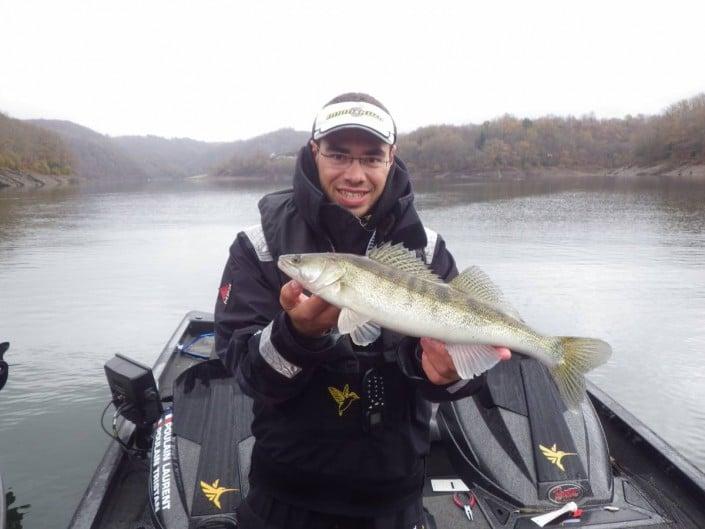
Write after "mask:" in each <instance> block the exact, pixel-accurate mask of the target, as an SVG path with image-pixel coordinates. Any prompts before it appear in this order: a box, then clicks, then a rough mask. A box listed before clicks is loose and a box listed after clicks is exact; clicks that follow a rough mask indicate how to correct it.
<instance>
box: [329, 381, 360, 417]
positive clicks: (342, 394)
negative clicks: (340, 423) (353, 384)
mask: <svg viewBox="0 0 705 529" xmlns="http://www.w3.org/2000/svg"><path fill="white" fill-rule="evenodd" d="M328 391H329V392H330V395H331V397H333V400H334V401H335V402H336V404H338V416H340V417H342V416H343V413H344V412H345V410H347V409H348V408H349V407H350V405H351V404H352V403H353V402H354V401H356V400H358V399H359V398H360V396H359V395H358V394H357V393H355V392H354V391H350V386H349V385H348V384H345V387H344V388H343V391H340V390H339V389H338V388H334V387H330V386H329V387H328Z"/></svg>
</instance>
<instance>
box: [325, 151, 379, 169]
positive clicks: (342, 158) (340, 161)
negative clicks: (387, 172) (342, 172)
mask: <svg viewBox="0 0 705 529" xmlns="http://www.w3.org/2000/svg"><path fill="white" fill-rule="evenodd" d="M318 153H319V154H320V155H321V156H323V157H324V158H325V159H326V160H328V163H330V164H331V165H332V166H333V167H337V168H340V169H344V168H348V167H350V166H351V165H352V163H353V160H358V161H359V162H360V165H361V166H363V167H366V168H368V169H381V168H382V167H386V166H387V165H389V160H387V159H385V158H380V157H379V156H350V155H349V154H345V153H342V152H323V151H318Z"/></svg>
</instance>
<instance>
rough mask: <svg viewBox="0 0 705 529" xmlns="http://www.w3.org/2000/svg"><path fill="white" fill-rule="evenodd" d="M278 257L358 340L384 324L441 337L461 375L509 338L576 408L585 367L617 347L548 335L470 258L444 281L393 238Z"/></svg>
mask: <svg viewBox="0 0 705 529" xmlns="http://www.w3.org/2000/svg"><path fill="white" fill-rule="evenodd" d="M277 265H278V266H279V268H280V269H281V270H282V271H283V272H284V273H286V274H287V275H289V276H290V277H291V278H293V279H295V280H296V281H298V282H299V283H301V284H302V285H303V286H304V287H305V288H306V289H308V290H309V291H310V292H312V293H313V294H316V295H318V296H320V297H321V298H323V299H324V300H326V301H327V302H328V303H331V304H332V305H335V306H337V307H339V308H340V309H341V311H340V316H339V318H338V331H339V332H340V333H341V334H350V336H351V338H352V340H353V341H354V342H355V343H357V344H358V345H367V344H369V343H371V342H373V341H374V340H375V339H376V338H377V337H378V336H379V333H380V327H384V328H387V329H390V330H393V331H396V332H398V333H401V334H404V335H407V336H416V337H424V336H426V337H429V338H435V339H437V340H442V341H444V342H445V343H446V344H447V349H448V352H449V353H450V355H451V357H452V359H453V363H454V364H455V368H456V370H457V371H458V374H459V375H460V376H461V377H462V378H473V377H474V376H477V375H479V374H480V373H482V372H484V371H486V370H488V369H489V368H491V367H492V366H494V365H495V364H496V363H497V362H498V361H499V358H498V355H497V352H496V350H495V349H494V347H492V346H505V347H508V348H509V349H511V350H513V351H517V352H520V353H524V354H526V355H528V356H531V357H533V358H536V359H537V360H539V361H541V362H542V363H543V364H544V365H546V366H547V367H548V368H549V369H550V371H551V374H552V375H553V379H554V380H555V382H556V385H557V387H558V390H559V392H560V394H561V395H562V397H563V399H564V400H565V402H566V403H567V404H568V406H569V407H571V408H575V407H577V406H578V405H579V404H580V402H581V401H582V400H583V398H584V395H585V378H584V374H585V373H586V372H587V371H589V370H590V369H592V368H594V367H597V366H599V365H601V364H603V363H604V362H606V361H607V359H608V358H609V357H610V355H611V354H612V349H611V348H610V346H609V344H607V343H606V342H603V341H602V340H596V339H592V338H575V337H567V336H557V337H556V336H542V335H541V334H539V333H537V332H536V331H534V330H533V329H531V328H530V327H529V326H528V325H526V324H525V323H524V322H523V320H522V319H521V317H520V316H519V314H518V313H517V311H516V310H515V309H514V308H513V307H512V306H511V305H510V304H509V303H508V302H507V301H506V299H505V298H504V295H503V294H502V292H501V291H500V289H499V288H498V287H497V286H496V285H495V284H494V283H493V282H492V281H491V280H490V279H489V278H488V277H487V275H486V274H485V273H484V272H483V271H482V270H481V269H480V268H478V267H476V266H472V267H470V268H468V269H467V270H465V271H464V272H463V273H461V274H460V275H459V276H457V277H456V278H455V279H453V280H452V281H451V282H450V283H445V282H444V281H443V280H442V279H440V278H439V277H438V276H437V275H435V274H434V273H433V272H431V270H429V269H428V267H427V266H426V264H425V263H424V262H423V261H421V260H420V259H418V258H417V256H416V254H415V253H413V252H411V251H409V250H407V249H406V248H405V247H404V246H403V245H402V244H397V245H394V246H392V245H391V244H390V243H387V244H385V245H383V246H381V247H378V248H373V249H372V250H371V251H370V252H369V253H368V255H367V256H360V255H352V254H340V253H309V254H291V255H282V256H281V257H279V261H278V263H277Z"/></svg>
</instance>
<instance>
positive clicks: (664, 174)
mask: <svg viewBox="0 0 705 529" xmlns="http://www.w3.org/2000/svg"><path fill="white" fill-rule="evenodd" d="M590 178H600V179H609V180H613V181H616V182H631V183H635V182H645V183H655V184H658V183H669V182H671V183H678V182H680V183H694V184H697V183H703V184H705V164H699V165H683V166H680V167H675V168H674V167H672V166H666V165H654V166H649V167H639V166H631V167H619V168H616V169H597V168H561V167H546V168H540V169H537V168H531V169H515V168H506V169H495V170H489V171H488V170H485V171H473V172H468V173H462V172H445V173H435V174H434V173H423V172H419V173H414V174H413V177H412V179H413V180H415V181H417V182H418V181H427V182H432V181H437V180H465V181H470V182H521V181H531V180H536V181H538V180H565V181H575V180H582V179H590ZM290 179H291V176H290V175H274V176H272V175H266V176H265V175H252V176H240V175H238V176H225V175H218V176H216V175H207V174H199V175H194V176H191V177H187V178H184V179H183V181H185V182H197V181H210V182H219V183H236V182H241V183H245V182H247V183H254V182H261V183H265V182H287V181H289V180H290ZM89 182H90V180H88V179H86V178H83V177H80V176H76V175H40V174H36V173H27V172H24V171H15V170H12V169H0V191H2V190H3V189H20V190H22V189H24V190H36V189H55V188H58V187H68V186H74V185H81V184H85V183H89Z"/></svg>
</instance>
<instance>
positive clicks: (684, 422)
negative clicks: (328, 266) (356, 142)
mask: <svg viewBox="0 0 705 529" xmlns="http://www.w3.org/2000/svg"><path fill="white" fill-rule="evenodd" d="M273 189H274V187H272V186H267V185H260V186H256V187H253V186H252V185H251V184H250V185H249V186H248V187H245V186H244V184H234V185H228V186H225V185H216V184H209V183H206V182H193V183H190V184H184V185H180V186H160V187H157V186H154V187H143V188H132V189H112V190H105V189H103V190H100V189H83V190H60V191H53V192H35V193H16V192H7V191H4V192H2V193H0V341H5V340H9V341H10V342H11V344H12V345H11V348H10V351H9V352H8V353H7V355H6V359H7V360H9V362H10V363H16V364H18V365H13V366H12V367H11V368H10V369H11V371H10V380H9V382H8V384H7V386H6V387H5V389H4V390H3V391H2V392H0V471H2V474H3V476H4V478H5V483H6V487H10V488H11V489H12V491H13V493H14V495H15V497H16V502H15V505H14V506H20V505H25V504H29V505H31V506H30V507H29V508H25V510H24V513H25V516H24V520H23V521H22V526H23V527H24V528H25V529H40V528H41V529H44V528H47V527H65V526H66V525H67V523H68V521H69V519H70V517H71V514H72V512H73V510H74V508H75V506H76V505H77V503H78V501H79V499H80V497H81V495H82V494H83V491H84V489H85V487H86V485H87V484H88V481H89V479H90V477H91V475H92V473H93V471H94V469H95V467H96V465H97V463H98V461H99V460H100V457H101V456H102V454H103V451H104V450H105V447H106V444H107V438H106V437H105V435H104V434H103V433H102V432H101V430H100V428H99V427H98V416H99V414H100V411H101V410H102V408H103V406H104V405H105V404H106V403H107V401H108V398H109V396H108V391H107V388H106V384H105V379H104V374H103V367H102V366H103V363H104V362H105V361H106V360H107V359H108V358H110V357H111V356H112V355H114V354H115V353H124V354H128V355H130V356H132V357H134V358H136V359H137V360H139V361H142V362H146V363H148V364H151V363H152V362H153V360H154V358H155V356H156V354H157V353H158V352H159V351H160V350H161V347H162V346H163V345H164V343H165V342H166V340H167V339H168V337H169V336H170V334H171V332H172V331H173V330H174V328H175V326H176V324H177V323H178V322H179V321H180V319H181V318H182V316H183V315H184V313H185V312H187V311H188V310H192V309H197V310H205V311H210V310H212V307H213V303H214V300H215V298H216V294H217V289H218V286H219V280H220V275H221V272H222V267H223V265H224V263H225V260H226V258H227V251H228V246H229V245H230V243H231V242H232V240H233V238H234V236H235V234H236V232H237V231H238V230H239V229H241V228H242V227H245V226H248V225H251V224H254V223H256V222H257V221H258V213H257V206H256V203H257V200H258V198H259V197H260V196H261V195H262V194H263V193H264V192H266V191H268V190H273ZM417 206H418V208H419V210H420V211H421V214H422V217H423V218H424V220H425V221H426V223H427V224H428V226H429V227H432V228H434V229H436V230H437V231H439V232H441V233H442V234H443V236H444V238H445V239H446V241H447V242H448V246H449V248H450V249H451V251H452V252H453V253H454V255H455V257H456V260H457V261H458V263H459V265H460V267H464V266H467V265H469V264H478V265H480V266H481V267H482V268H484V269H485V271H486V272H487V273H488V274H489V275H490V276H491V277H493V278H494V279H495V281H496V282H497V283H498V284H499V285H500V286H501V287H502V288H503V290H504V291H505V293H506V294H507V296H508V298H509V299H511V300H512V301H513V303H514V305H515V306H516V307H517V309H518V310H519V311H520V313H521V314H522V315H523V316H524V318H525V319H526V321H527V322H528V323H530V324H531V325H533V326H534V327H536V328H537V329H539V330H541V331H544V332H546V333H557V334H577V335H581V334H582V335H588V336H596V337H600V338H603V339H605V340H607V341H609V342H610V343H611V344H612V345H613V347H614V350H615V353H614V356H613V358H612V359H611V360H610V361H609V363H608V364H606V365H605V366H603V367H601V368H599V369H597V370H596V371H594V372H593V373H592V374H591V377H590V378H591V379H592V380H593V381H594V382H596V383H597V384H598V385H599V386H600V387H602V388H603V389H604V390H606V391H607V392H608V393H610V394H611V395H612V396H613V397H615V398H616V399H617V400H618V401H620V402H621V403H622V404H623V405H624V406H625V407H626V408H627V409H629V410H630V411H632V412H633V413H634V414H635V415H636V416H637V417H639V418H640V419H642V420H643V421H644V422H645V423H646V424H648V425H649V426H650V427H651V428H653V429H654V430H655V431H656V432H657V433H658V434H660V435H661V436H662V437H664V438H665V439H666V440H667V441H668V442H669V443H671V444H672V445H673V446H675V447H676V448H677V449H678V450H679V451H680V452H681V453H682V454H683V455H684V456H685V457H687V458H688V459H690V460H691V461H692V462H693V463H694V464H696V465H697V466H699V467H700V468H702V469H705V442H704V441H705V428H704V427H703V426H705V361H704V360H705V325H703V323H705V267H704V266H703V263H705V186H703V187H699V188H698V187H695V188H694V187H680V186H676V187H668V188H653V187H636V188H635V187H625V186H615V185H607V184H591V185H587V184H582V185H580V186H576V185H574V184H562V185H557V184H555V183H554V184H547V183H534V184H527V183H506V184H472V183H448V182H444V183H432V184H424V185H423V186H421V185H419V186H418V198H417Z"/></svg>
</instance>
